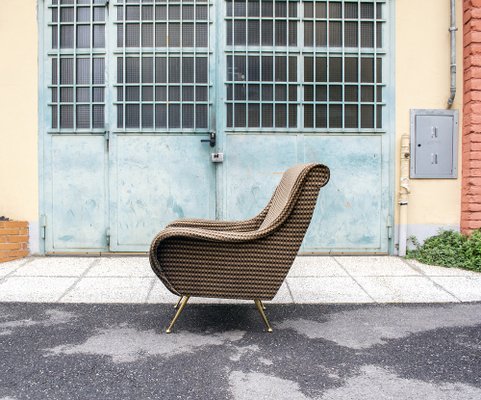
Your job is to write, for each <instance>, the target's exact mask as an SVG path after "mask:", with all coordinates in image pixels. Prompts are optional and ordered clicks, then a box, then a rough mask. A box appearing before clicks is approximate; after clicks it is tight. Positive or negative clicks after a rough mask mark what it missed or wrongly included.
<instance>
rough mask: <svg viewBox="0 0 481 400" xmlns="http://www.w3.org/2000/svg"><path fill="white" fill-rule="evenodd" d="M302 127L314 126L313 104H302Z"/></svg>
mask: <svg viewBox="0 0 481 400" xmlns="http://www.w3.org/2000/svg"><path fill="white" fill-rule="evenodd" d="M304 127H305V128H314V106H313V105H312V104H306V105H304Z"/></svg>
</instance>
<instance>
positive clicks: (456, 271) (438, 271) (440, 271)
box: [405, 260, 481, 277]
mask: <svg viewBox="0 0 481 400" xmlns="http://www.w3.org/2000/svg"><path fill="white" fill-rule="evenodd" d="M405 262H406V263H408V264H410V265H411V266H412V267H413V268H414V269H415V270H418V271H419V272H420V273H422V274H424V275H427V276H472V277H479V276H481V273H479V272H475V271H470V270H467V269H461V268H449V267H440V266H438V265H428V264H423V263H421V262H419V261H417V260H405Z"/></svg>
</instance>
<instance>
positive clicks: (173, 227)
mask: <svg viewBox="0 0 481 400" xmlns="http://www.w3.org/2000/svg"><path fill="white" fill-rule="evenodd" d="M328 181H329V168H327V167H326V166H324V165H321V164H314V163H311V164H303V165H297V166H294V167H292V168H290V169H289V170H287V171H286V172H285V173H284V175H283V177H282V179H281V182H280V183H279V185H278V187H277V189H276V190H275V192H274V195H273V196H272V198H271V200H270V201H269V203H268V205H267V206H266V208H264V210H262V211H261V212H260V213H259V214H258V215H257V216H255V217H254V218H252V219H249V220H246V221H239V222H235V221H234V222H225V221H208V220H200V219H190V220H179V221H174V222H173V223H171V224H169V225H168V226H167V228H166V229H164V230H163V231H161V232H160V233H159V234H158V235H157V236H156V237H155V238H154V240H153V241H152V245H151V248H150V253H149V259H150V264H151V266H152V269H153V271H154V272H155V274H156V275H157V276H158V277H159V278H160V280H161V281H162V282H163V283H164V284H165V286H166V287H167V288H168V289H169V290H170V291H171V292H173V293H174V294H177V295H189V296H201V297H220V298H234V299H262V300H270V299H272V298H273V297H274V296H275V294H276V293H277V291H278V290H279V288H280V286H281V285H282V282H283V281H284V279H285V277H286V275H287V273H288V272H289V268H290V267H291V265H292V263H293V261H294V258H295V257H296V255H297V252H298V251H299V247H300V246H301V243H302V240H303V239H304V235H305V233H306V231H307V228H308V227H309V223H310V221H311V218H312V214H313V211H314V208H315V206H316V201H317V197H318V194H319V190H320V188H321V187H322V186H324V185H325V184H326V183H327V182H328Z"/></svg>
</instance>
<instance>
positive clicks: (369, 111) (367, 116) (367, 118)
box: [361, 105, 374, 128]
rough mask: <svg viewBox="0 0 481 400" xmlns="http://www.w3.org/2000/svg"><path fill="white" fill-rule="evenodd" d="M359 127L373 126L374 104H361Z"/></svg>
mask: <svg viewBox="0 0 481 400" xmlns="http://www.w3.org/2000/svg"><path fill="white" fill-rule="evenodd" d="M361 128H374V106H371V105H361Z"/></svg>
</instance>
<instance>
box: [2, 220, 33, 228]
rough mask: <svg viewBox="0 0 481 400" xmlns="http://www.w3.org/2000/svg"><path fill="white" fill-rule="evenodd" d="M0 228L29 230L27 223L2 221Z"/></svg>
mask: <svg viewBox="0 0 481 400" xmlns="http://www.w3.org/2000/svg"><path fill="white" fill-rule="evenodd" d="M0 228H9V229H11V228H23V229H25V228H28V222H27V221H0Z"/></svg>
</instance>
